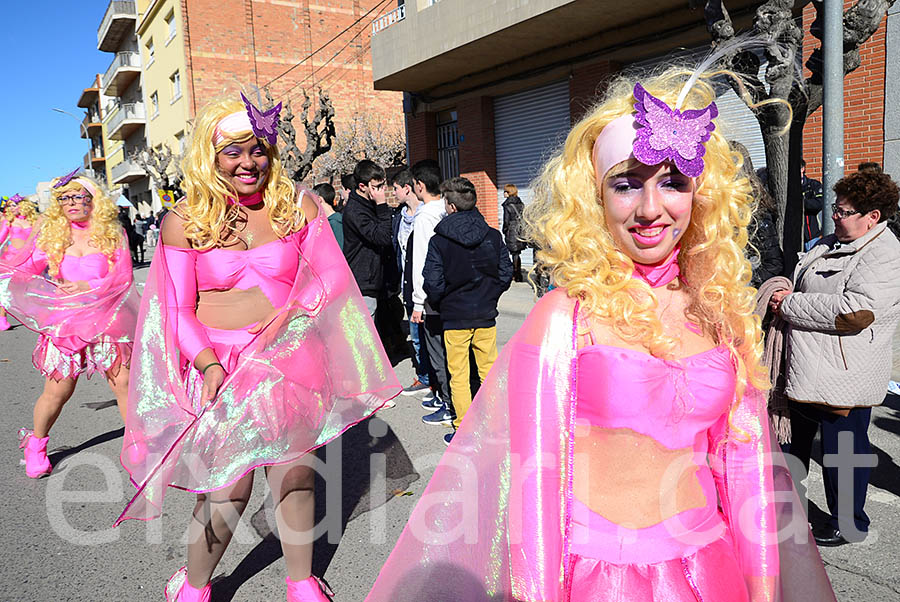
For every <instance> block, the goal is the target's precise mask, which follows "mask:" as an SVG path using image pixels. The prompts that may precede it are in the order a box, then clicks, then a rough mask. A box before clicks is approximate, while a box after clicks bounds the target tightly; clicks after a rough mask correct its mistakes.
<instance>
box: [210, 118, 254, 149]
mask: <svg viewBox="0 0 900 602" xmlns="http://www.w3.org/2000/svg"><path fill="white" fill-rule="evenodd" d="M252 131H253V125H252V124H251V123H250V116H249V115H248V114H247V111H246V110H241V111H235V112H234V113H231V114H230V115H226V116H225V117H223V118H222V120H221V121H219V123H218V124H216V131H215V133H214V134H213V144H215V145H216V146H219V145H220V144H222V142H224V141H225V135H226V134H227V135H230V136H234V135H235V134H239V133H241V132H252Z"/></svg>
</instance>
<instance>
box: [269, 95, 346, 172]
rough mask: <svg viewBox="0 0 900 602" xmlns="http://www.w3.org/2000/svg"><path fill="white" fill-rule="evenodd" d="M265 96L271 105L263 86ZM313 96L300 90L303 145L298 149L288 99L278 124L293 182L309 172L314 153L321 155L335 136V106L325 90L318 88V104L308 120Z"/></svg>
mask: <svg viewBox="0 0 900 602" xmlns="http://www.w3.org/2000/svg"><path fill="white" fill-rule="evenodd" d="M266 100H268V102H269V106H270V107H271V106H273V105H274V104H275V101H274V100H272V94H271V93H270V92H269V89H268V88H266ZM311 106H312V100H310V98H309V95H308V94H307V93H306V90H303V105H302V107H301V109H300V117H301V123H302V124H303V132H304V134H305V135H306V146H305V147H304V149H303V150H302V151H301V150H300V147H299V146H298V145H297V130H296V129H295V128H294V113H293V111H292V110H291V101H290V100H287V101H285V103H284V109H283V113H282V115H281V120H280V122H279V124H278V133H279V134H280V135H281V139H282V140H283V141H284V143H285V147H284V150H283V151H282V153H281V160H282V162H283V163H284V168H285V169H286V170H287V173H288V175H289V176H290V177H291V179H292V180H294V181H295V182H301V181H303V179H304V178H306V176H308V175H309V174H310V172H311V171H312V168H313V162H314V161H315V160H316V157H319V156H321V155H324V154H325V153H327V152H328V151H330V150H331V144H332V142H333V140H334V135H335V133H334V106H333V105H332V104H331V99H330V98H329V97H328V93H327V92H323V91H322V89H321V88H320V89H319V107H318V108H317V109H316V112H315V114H313V116H312V120H310V116H309V108H310V107H311Z"/></svg>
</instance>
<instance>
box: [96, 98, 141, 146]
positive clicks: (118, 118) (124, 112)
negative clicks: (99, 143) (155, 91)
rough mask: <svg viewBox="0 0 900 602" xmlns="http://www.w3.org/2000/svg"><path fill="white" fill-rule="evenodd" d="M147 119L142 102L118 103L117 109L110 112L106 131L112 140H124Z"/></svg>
mask: <svg viewBox="0 0 900 602" xmlns="http://www.w3.org/2000/svg"><path fill="white" fill-rule="evenodd" d="M146 120H147V112H146V111H145V110H144V103H142V102H129V103H125V104H122V105H119V110H117V111H116V112H115V113H113V114H112V117H110V118H109V122H108V123H107V124H106V132H107V135H108V136H109V138H111V139H112V140H125V139H126V138H128V137H129V136H130V135H131V134H133V133H134V131H135V130H136V129H137V128H138V127H141V126H143V125H144V124H145V123H146Z"/></svg>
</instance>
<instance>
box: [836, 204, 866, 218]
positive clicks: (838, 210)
mask: <svg viewBox="0 0 900 602" xmlns="http://www.w3.org/2000/svg"><path fill="white" fill-rule="evenodd" d="M857 213H862V211H856V210H853V211H847V210H846V209H841V208H840V207H838V206H837V203H833V204H832V205H831V215H832V216H834V217H836V218H838V219H845V218H848V217H850V216H851V215H856V214H857Z"/></svg>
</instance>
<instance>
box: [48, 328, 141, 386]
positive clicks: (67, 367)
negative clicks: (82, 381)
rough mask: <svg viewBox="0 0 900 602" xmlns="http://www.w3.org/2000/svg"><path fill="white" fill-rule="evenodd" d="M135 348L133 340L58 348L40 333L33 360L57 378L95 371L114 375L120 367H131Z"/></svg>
mask: <svg viewBox="0 0 900 602" xmlns="http://www.w3.org/2000/svg"><path fill="white" fill-rule="evenodd" d="M132 347H133V344H132V343H117V342H114V341H105V340H101V341H99V342H97V343H88V344H87V345H86V346H85V347H83V348H82V349H79V350H78V351H75V352H71V351H67V350H65V349H60V348H59V347H57V346H56V345H55V344H54V343H53V340H52V339H51V338H50V337H48V336H46V335H40V336H38V342H37V345H36V346H35V348H34V352H33V353H32V354H31V362H32V363H33V364H34V367H35V369H37V371H38V372H40V373H41V374H42V375H43V376H44V377H45V378H50V379H53V380H56V381H60V380H63V379H64V378H78V377H79V376H81V375H82V374H84V375H86V376H87V377H88V378H90V377H91V376H93V375H94V374H96V373H100V374H106V373H108V372H112V373H113V374H115V373H117V372H118V370H119V367H121V366H124V367H125V368H128V366H130V365H131V350H132Z"/></svg>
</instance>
